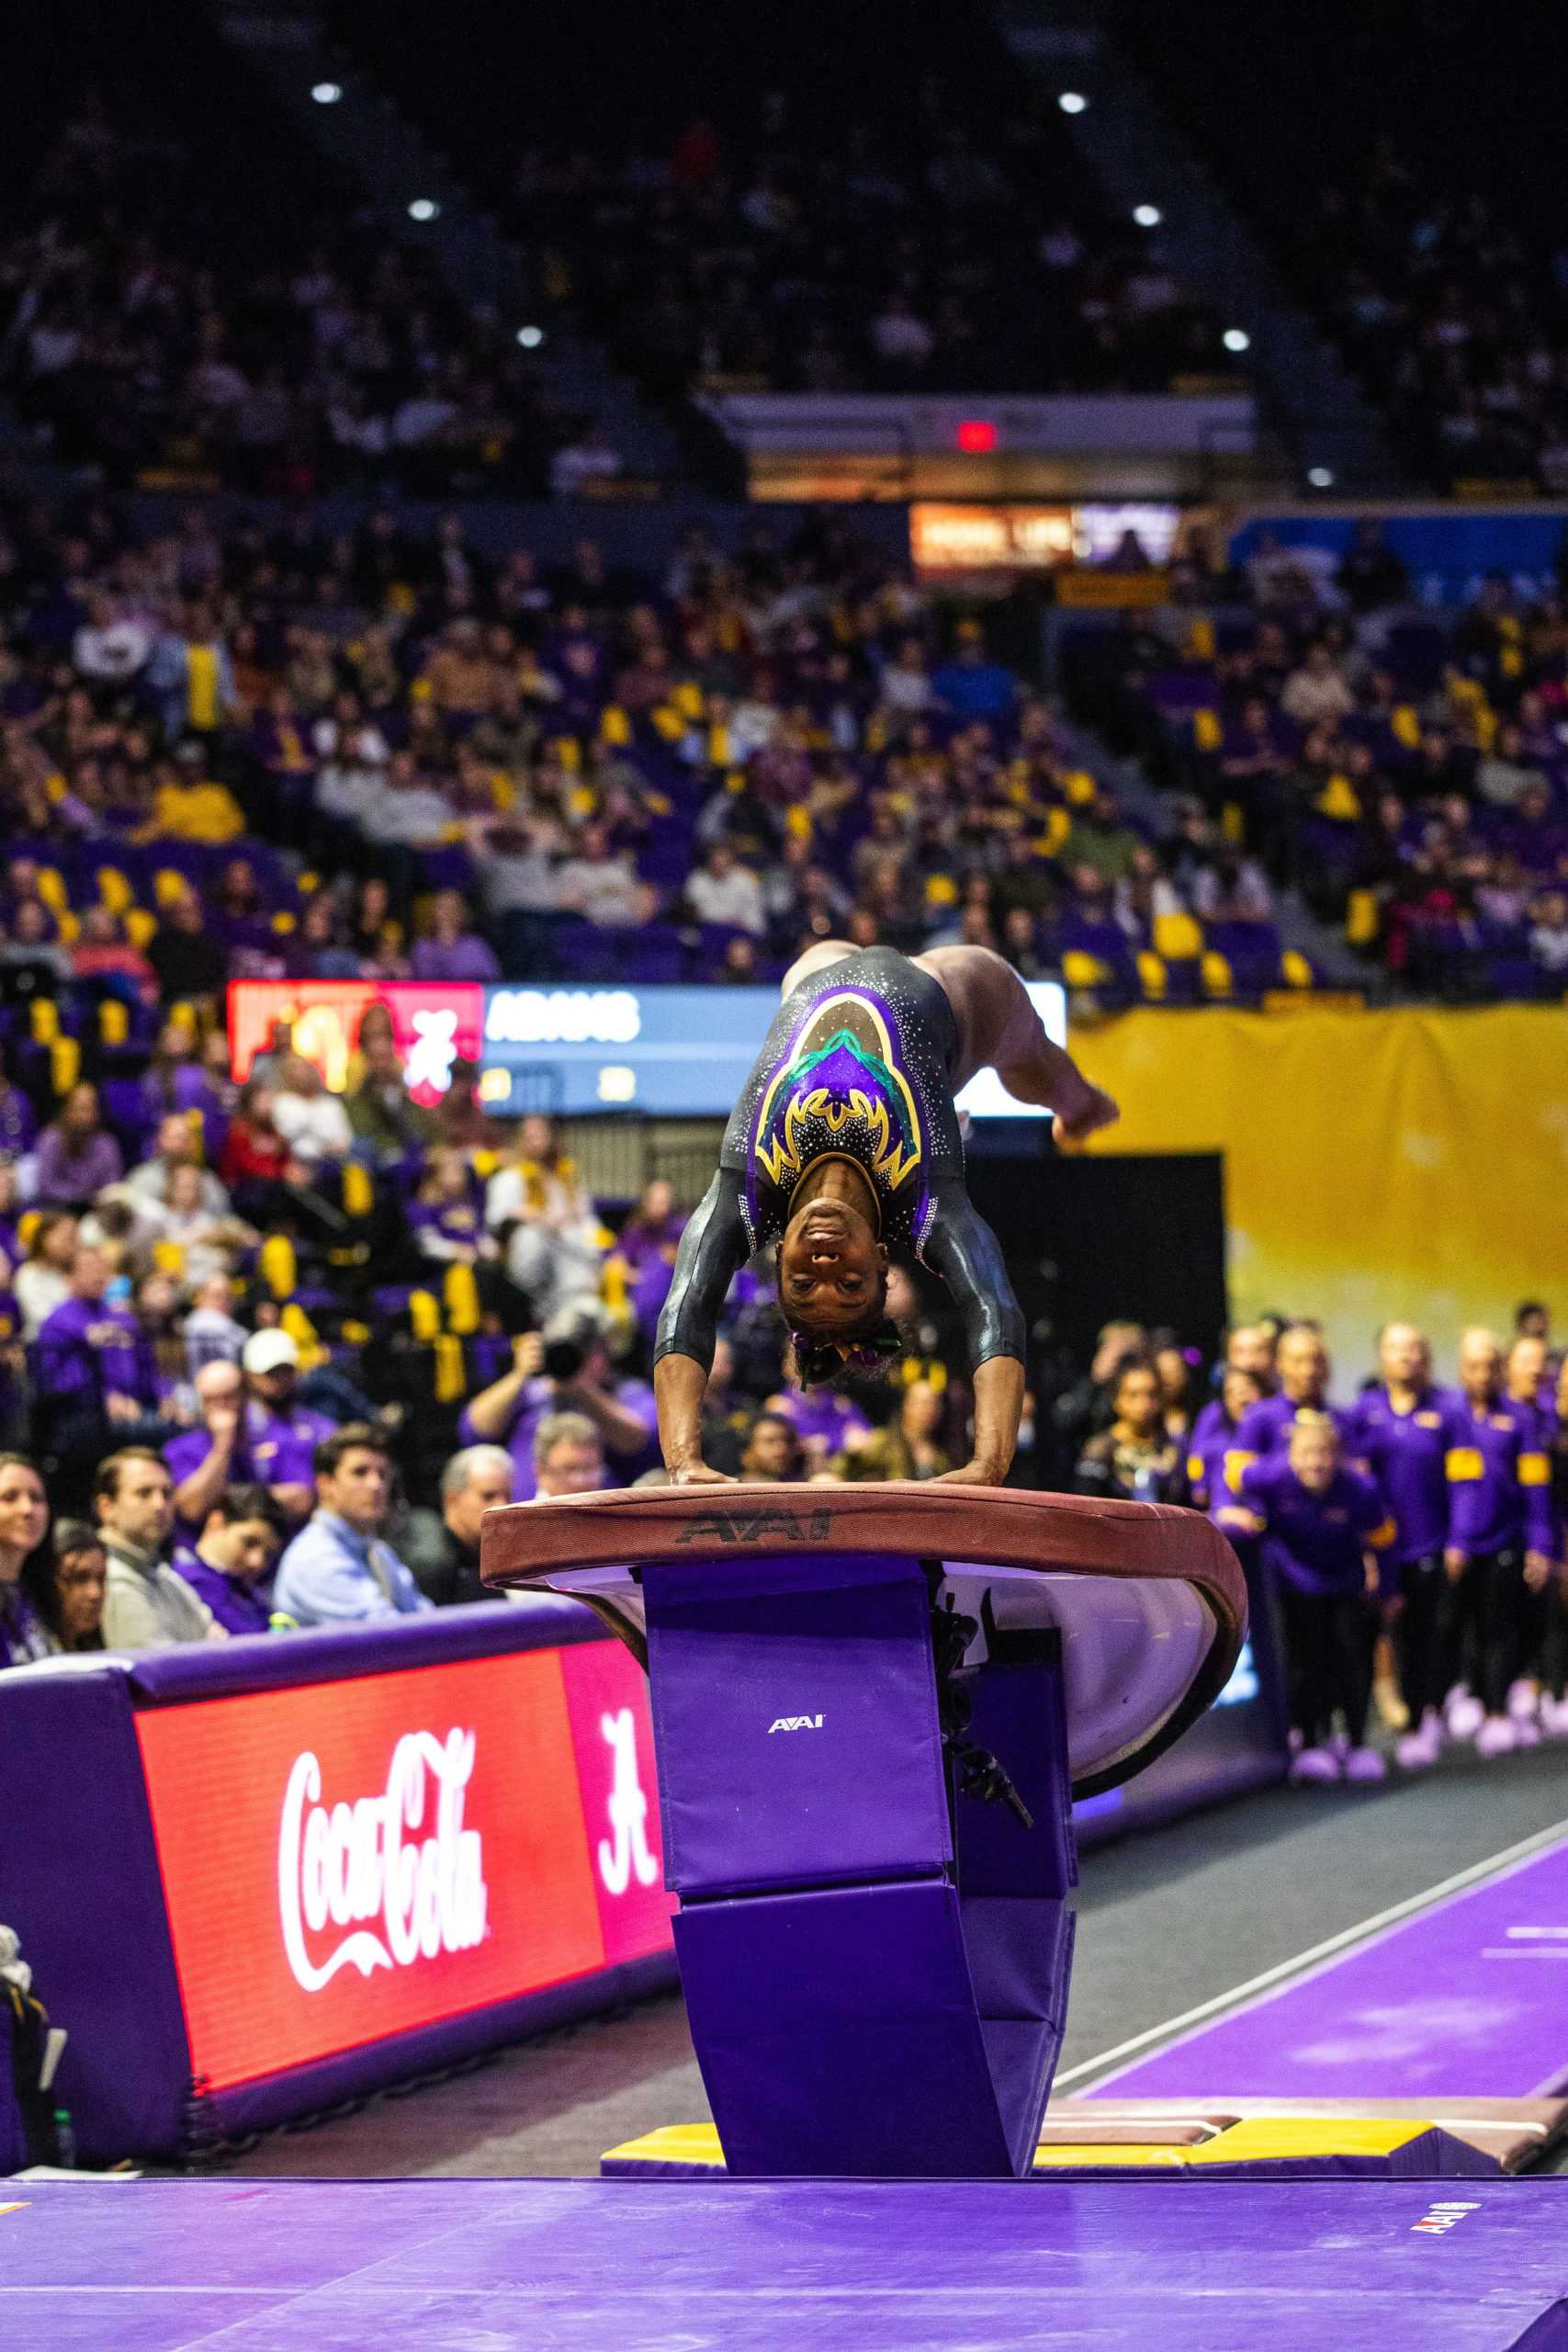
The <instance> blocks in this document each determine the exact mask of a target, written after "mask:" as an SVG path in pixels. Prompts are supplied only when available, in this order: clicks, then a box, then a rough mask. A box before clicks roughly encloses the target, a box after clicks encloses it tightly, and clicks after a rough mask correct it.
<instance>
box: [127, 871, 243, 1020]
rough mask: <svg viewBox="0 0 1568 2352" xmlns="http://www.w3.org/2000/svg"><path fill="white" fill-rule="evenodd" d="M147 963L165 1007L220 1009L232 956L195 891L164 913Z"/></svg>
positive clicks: (182, 894) (149, 947) (187, 892)
mask: <svg viewBox="0 0 1568 2352" xmlns="http://www.w3.org/2000/svg"><path fill="white" fill-rule="evenodd" d="M147 961H148V962H149V964H151V966H152V969H153V972H154V973H155V974H156V976H157V981H158V986H159V989H161V990H162V992H163V996H164V1001H165V1003H168V1002H174V1003H187V1004H193V1005H197V1006H205V1007H208V1008H212V1009H216V1007H217V1005H218V1002H219V1000H220V997H221V996H222V993H223V989H224V986H225V984H226V982H227V980H228V978H229V953H228V950H227V948H226V947H225V946H224V944H223V943H222V941H221V940H220V939H219V938H218V937H217V936H216V934H215V933H214V931H213V930H212V928H211V927H210V925H209V922H208V920H207V912H206V910H205V908H204V907H203V906H202V903H201V900H200V899H198V898H197V895H196V892H195V891H194V890H182V891H181V892H180V895H179V896H178V898H177V899H174V900H172V902H171V903H170V904H169V905H168V906H167V907H166V908H165V909H164V914H163V918H162V920H161V921H160V922H159V924H158V928H157V930H156V931H155V932H154V933H152V938H151V939H150V940H149V941H148V943H147Z"/></svg>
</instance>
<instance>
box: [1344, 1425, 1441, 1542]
mask: <svg viewBox="0 0 1568 2352" xmlns="http://www.w3.org/2000/svg"><path fill="white" fill-rule="evenodd" d="M1462 1412H1463V1408H1462V1406H1461V1400H1460V1398H1459V1397H1456V1396H1455V1395H1454V1393H1453V1391H1452V1390H1451V1389H1447V1388H1428V1389H1427V1392H1426V1394H1425V1396H1424V1397H1422V1398H1421V1400H1420V1402H1419V1403H1418V1404H1417V1405H1416V1407H1415V1408H1414V1409H1413V1410H1412V1411H1410V1412H1408V1413H1396V1412H1395V1411H1394V1409H1393V1406H1392V1405H1391V1404H1390V1402H1389V1396H1388V1391H1387V1389H1386V1388H1369V1389H1368V1390H1366V1391H1365V1393H1364V1394H1363V1395H1362V1396H1360V1397H1358V1398H1357V1399H1356V1402H1355V1404H1354V1405H1353V1406H1352V1407H1351V1408H1350V1417H1349V1422H1350V1425H1349V1428H1348V1430H1347V1432H1346V1444H1347V1446H1348V1449H1349V1451H1350V1453H1352V1454H1354V1456H1355V1457H1356V1460H1357V1461H1358V1462H1359V1463H1360V1464H1363V1465H1364V1466H1365V1468H1366V1469H1367V1471H1368V1472H1369V1474H1370V1475H1371V1476H1372V1477H1373V1478H1375V1479H1376V1481H1377V1483H1378V1486H1379V1487H1380V1488H1381V1490H1382V1496H1383V1499H1384V1500H1385V1501H1386V1503H1387V1504H1388V1507H1389V1509H1390V1510H1391V1511H1392V1512H1393V1524H1394V1538H1393V1544H1391V1545H1390V1547H1389V1552H1388V1557H1389V1560H1390V1562H1391V1564H1393V1565H1395V1566H1401V1567H1403V1566H1404V1565H1405V1563H1406V1562H1408V1561H1411V1560H1424V1559H1427V1558H1428V1557H1429V1556H1430V1555H1431V1554H1432V1553H1434V1552H1440V1551H1441V1550H1442V1548H1443V1546H1444V1544H1446V1543H1447V1542H1448V1540H1449V1511H1450V1502H1451V1489H1450V1486H1449V1478H1448V1466H1447V1465H1448V1457H1449V1454H1450V1452H1451V1451H1452V1449H1453V1448H1454V1447H1455V1446H1456V1445H1462V1444H1464V1443H1465V1442H1466V1441H1465V1439H1464V1437H1463V1434H1462V1427H1463V1422H1462Z"/></svg>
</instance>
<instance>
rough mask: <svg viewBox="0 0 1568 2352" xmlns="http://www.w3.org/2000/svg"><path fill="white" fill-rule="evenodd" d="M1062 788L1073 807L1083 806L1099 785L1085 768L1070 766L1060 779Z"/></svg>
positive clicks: (1086, 804) (1090, 798)
mask: <svg viewBox="0 0 1568 2352" xmlns="http://www.w3.org/2000/svg"><path fill="white" fill-rule="evenodd" d="M1062 789H1063V791H1064V792H1065V793H1066V796H1067V798H1068V799H1069V800H1070V801H1071V802H1072V804H1073V806H1074V808H1075V809H1085V808H1087V807H1088V806H1089V802H1090V801H1091V800H1092V799H1093V798H1094V796H1095V793H1096V792H1097V791H1098V789H1099V786H1097V785H1096V783H1095V780H1094V778H1093V776H1091V775H1090V774H1089V770H1088V769H1087V768H1072V769H1070V770H1069V771H1068V773H1067V775H1065V776H1064V777H1063V779H1062Z"/></svg>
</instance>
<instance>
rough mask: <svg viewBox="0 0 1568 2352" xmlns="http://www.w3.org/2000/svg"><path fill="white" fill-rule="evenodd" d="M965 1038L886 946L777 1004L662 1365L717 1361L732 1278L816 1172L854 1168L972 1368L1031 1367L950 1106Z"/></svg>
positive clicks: (814, 978)
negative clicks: (841, 1163)
mask: <svg viewBox="0 0 1568 2352" xmlns="http://www.w3.org/2000/svg"><path fill="white" fill-rule="evenodd" d="M957 1055H958V1030H957V1024H956V1023H955V1022H954V1020H953V1008H952V1006H951V1005H950V1004H949V1002H948V1001H947V998H946V995H945V994H944V993H943V991H942V988H941V987H940V986H939V985H938V983H937V982H936V981H935V980H934V979H933V978H931V974H930V973H929V972H925V971H922V970H921V969H920V968H919V966H918V965H915V964H912V963H911V962H910V961H909V959H908V956H899V955H897V954H896V953H895V951H894V950H893V949H892V948H888V947H873V948H868V949H866V950H865V951H864V952H863V953H862V954H858V955H854V956H845V957H843V958H842V959H841V961H840V962H839V963H836V964H829V965H828V966H826V967H824V968H822V969H821V970H819V971H817V972H813V973H812V974H811V975H810V976H809V978H807V979H804V980H803V981H802V982H801V983H800V985H799V987H798V988H795V989H792V990H791V991H790V993H789V995H788V996H787V997H786V998H785V999H784V1002H783V1003H782V1004H781V1005H780V1007H779V1010H778V1012H777V1014H776V1015H775V1017H774V1020H773V1025H772V1027H771V1028H770V1029H769V1031H768V1034H767V1036H766V1038H765V1039H764V1040H763V1044H762V1050H761V1054H759V1056H758V1057H757V1060H756V1062H755V1063H754V1064H753V1066H752V1069H751V1074H750V1078H749V1079H748V1080H747V1081H746V1084H745V1087H744V1088H743V1089H742V1091H741V1096H740V1100H739V1103H737V1104H736V1106H735V1110H734V1113H733V1114H732V1116H731V1118H730V1121H729V1125H728V1127H727V1128H726V1129H725V1135H724V1143H723V1146H722V1148H721V1150H720V1153H719V1165H718V1173H717V1175H716V1177H715V1178H714V1181H713V1183H712V1185H711V1186H710V1187H709V1189H708V1192H707V1194H706V1196H705V1199H704V1201H703V1203H702V1205H701V1207H700V1208H699V1209H698V1210H697V1212H696V1214H695V1216H694V1217H693V1218H692V1220H691V1222H690V1223H689V1224H688V1226H687V1227H686V1230H685V1233H684V1235H683V1236H682V1242H681V1249H680V1253H679V1255H678V1257H677V1259H676V1261H675V1273H674V1279H673V1282H672V1283H671V1290H670V1296H669V1300H668V1302H667V1304H666V1306H665V1309H664V1313H663V1315H662V1316H661V1317H660V1325H659V1343H658V1346H657V1349H656V1351H655V1354H656V1357H657V1356H663V1355H671V1354H674V1355H687V1356H694V1357H695V1358H696V1360H697V1361H698V1362H699V1363H704V1364H708V1363H712V1361H713V1342H714V1338H715V1335H716V1329H717V1322H718V1313H719V1309H720V1307H721V1306H722V1305H723V1303H724V1295H725V1292H726V1290H727V1289H728V1284H729V1280H730V1276H731V1274H732V1273H733V1272H734V1271H735V1269H736V1267H737V1266H738V1265H740V1264H741V1263H742V1262H743V1261H745V1260H746V1259H747V1258H749V1257H750V1255H751V1254H752V1253H753V1251H755V1250H761V1249H764V1248H766V1247H767V1246H768V1245H769V1244H771V1243H773V1242H776V1241H777V1240H778V1239H779V1238H780V1237H781V1236H782V1235H783V1233H784V1227H786V1226H787V1225H788V1223H789V1220H790V1216H791V1215H792V1213H793V1212H792V1204H793V1201H794V1198H795V1191H796V1189H797V1187H798V1185H799V1183H800V1182H801V1179H802V1178H803V1177H804V1176H805V1174H806V1172H807V1170H808V1169H810V1168H814V1167H816V1166H817V1165H818V1163H819V1162H820V1161H821V1160H822V1159H826V1158H829V1157H832V1158H837V1159H852V1160H854V1161H855V1163H856V1164H857V1166H859V1167H860V1168H861V1169H863V1170H864V1172H865V1174H866V1176H867V1177H868V1178H869V1179H870V1181H871V1185H872V1189H873V1191H874V1193H875V1195H876V1204H877V1210H878V1215H879V1218H880V1228H879V1231H880V1238H881V1239H882V1240H883V1241H885V1242H886V1244H887V1246H888V1248H889V1250H892V1251H894V1252H895V1253H896V1254H902V1255H904V1256H907V1257H913V1258H917V1259H919V1261H920V1262H921V1263H922V1264H923V1265H927V1266H930V1267H931V1269H932V1271H933V1272H937V1273H940V1274H941V1275H942V1276H943V1278H944V1279H945V1281H946V1282H947V1283H948V1285H949V1287H950V1289H951V1290H952V1291H953V1296H954V1299H955V1302H956V1304H957V1306H958V1307H959V1310H960V1313H961V1314H962V1316H963V1317H964V1329H965V1335H966V1338H967V1340H968V1345H969V1354H970V1361H971V1363H983V1362H984V1361H985V1359H986V1358H987V1356H993V1355H1010V1356H1017V1357H1019V1358H1020V1359H1021V1358H1022V1355H1023V1319H1022V1317H1021V1313H1020V1311H1019V1307H1018V1305H1017V1302H1016V1300H1015V1299H1014V1297H1013V1295H1012V1289H1011V1285H1010V1283H1009V1281H1008V1278H1007V1270H1006V1268H1005V1266H1004V1265H1003V1262H1002V1257H1001V1251H1000V1250H999V1249H998V1244H997V1240H996V1237H995V1235H994V1234H993V1233H992V1231H991V1229H990V1227H989V1226H987V1224H986V1223H985V1220H984V1219H983V1218H982V1217H980V1216H978V1215H977V1214H976V1211H975V1209H974V1208H973V1207H972V1206H971V1204H970V1201H969V1196H968V1193H967V1192H966V1190H965V1188H964V1146H963V1138H962V1136H960V1134H959V1128H958V1119H957V1114H956V1113H955V1112H954V1110H953V1069H954V1066H955V1063H956V1060H957Z"/></svg>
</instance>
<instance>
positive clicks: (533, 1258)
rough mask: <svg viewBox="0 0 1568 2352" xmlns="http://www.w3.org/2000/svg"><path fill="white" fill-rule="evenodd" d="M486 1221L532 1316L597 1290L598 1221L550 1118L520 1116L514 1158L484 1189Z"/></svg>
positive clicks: (546, 1313)
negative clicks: (526, 1296)
mask: <svg viewBox="0 0 1568 2352" xmlns="http://www.w3.org/2000/svg"><path fill="white" fill-rule="evenodd" d="M485 1223H486V1225H487V1226H488V1227H490V1229H491V1232H492V1233H493V1234H494V1236H495V1238H496V1240H497V1242H498V1243H499V1244H500V1246H501V1249H502V1252H503V1254H504V1257H505V1262H506V1271H507V1272H508V1273H509V1274H510V1275H511V1277H512V1279H513V1282H514V1283H516V1284H517V1286H518V1288H519V1289H520V1290H523V1291H525V1292H526V1294H527V1295H528V1296H529V1298H530V1299H531V1300H532V1301H533V1304H534V1308H535V1312H536V1315H539V1316H541V1317H550V1316H552V1315H554V1314H556V1313H558V1312H559V1311H561V1310H562V1309H564V1308H565V1307H567V1306H571V1305H572V1304H573V1303H574V1302H576V1301H578V1300H580V1299H581V1298H583V1297H585V1296H588V1295H591V1294H592V1293H593V1292H595V1291H596V1290H597V1289H598V1286H599V1273H600V1268H601V1265H602V1263H603V1250H602V1248H601V1243H600V1237H599V1220H598V1218H597V1216H595V1214H594V1210H593V1204H592V1201H591V1200H590V1198H589V1196H588V1193H587V1192H586V1190H585V1189H584V1187H583V1184H582V1181H581V1177H580V1176H579V1174H578V1171H577V1166H576V1163H575V1161H573V1160H572V1159H570V1156H569V1155H568V1154H567V1153H566V1152H565V1151H563V1150H562V1148H561V1145H560V1138H559V1136H558V1133H557V1131H556V1126H555V1123H554V1121H553V1120H550V1119H547V1118H542V1117H539V1116H538V1115H536V1114H534V1115H530V1116H529V1117H528V1118H525V1120H524V1122H523V1124H522V1127H521V1129H520V1131H519V1135H518V1155H517V1158H516V1159H514V1160H513V1161H512V1163H511V1164H510V1165H509V1166H507V1167H504V1168H502V1169H500V1170H498V1171H497V1172H496V1174H495V1175H494V1176H492V1177H491V1180H490V1183H489V1185H488V1187H487V1188H486V1192H485Z"/></svg>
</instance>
